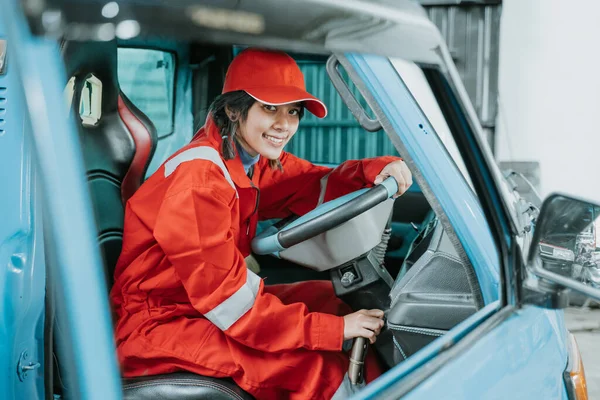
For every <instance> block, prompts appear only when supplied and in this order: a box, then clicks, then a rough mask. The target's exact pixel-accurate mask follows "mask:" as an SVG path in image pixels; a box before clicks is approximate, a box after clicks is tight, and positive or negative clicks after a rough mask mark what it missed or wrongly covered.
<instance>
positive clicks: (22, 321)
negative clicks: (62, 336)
mask: <svg viewBox="0 0 600 400" xmlns="http://www.w3.org/2000/svg"><path fill="white" fill-rule="evenodd" d="M7 38H8V28H7V26H6V25H5V24H4V23H3V21H2V20H1V19H0V170H1V171H2V180H1V182H2V187H1V188H0V193H1V194H0V264H1V265H2V268H0V288H1V289H0V292H1V293H2V295H1V296H0V371H1V372H0V391H1V392H2V396H3V398H8V399H11V398H27V399H36V398H41V397H42V396H43V394H44V368H43V366H42V365H43V364H44V323H45V320H44V300H45V291H44V288H45V283H46V282H45V281H46V271H45V263H44V236H43V232H42V223H41V220H42V213H41V202H40V198H39V195H40V193H39V192H38V188H39V185H40V180H39V170H38V165H37V164H36V162H35V158H34V152H33V145H32V141H31V124H30V123H29V121H28V120H27V112H26V109H25V106H26V104H25V98H24V96H23V92H22V91H21V90H20V87H19V86H20V82H19V78H18V75H17V74H18V64H17V63H16V62H15V61H16V60H15V59H14V58H11V57H10V54H11V51H15V49H14V48H13V47H10V48H9V49H7V45H8V44H9V43H8V42H7ZM9 41H10V39H9ZM7 55H8V56H7Z"/></svg>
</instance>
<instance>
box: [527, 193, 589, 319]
mask: <svg viewBox="0 0 600 400" xmlns="http://www.w3.org/2000/svg"><path fill="white" fill-rule="evenodd" d="M596 224H598V226H597V225H596ZM597 227H598V228H600V205H598V204H595V203H593V202H590V201H586V200H582V199H577V198H574V197H571V196H568V195H564V194H560V193H555V194H551V195H550V196H548V198H546V200H545V201H544V202H543V204H542V207H541V210H540V214H539V217H538V219H537V223H536V226H535V231H534V235H533V240H532V242H531V248H530V251H529V258H528V261H527V272H528V274H527V275H528V276H527V279H526V283H525V287H526V288H527V289H529V293H526V295H525V296H524V300H525V301H526V302H528V303H534V304H538V305H542V306H547V307H552V308H562V307H566V306H567V305H568V301H567V300H568V296H567V295H566V294H567V291H566V290H565V289H571V290H576V291H578V292H580V293H583V294H585V295H586V296H589V297H591V298H594V299H597V300H600V243H597V242H596V235H597V234H598V232H597V230H596V228H597ZM596 246H599V247H596ZM536 278H537V279H536ZM532 293H536V294H537V296H532ZM527 294H528V295H527ZM534 297H537V300H536V301H534ZM541 299H543V300H542V301H540V300H541Z"/></svg>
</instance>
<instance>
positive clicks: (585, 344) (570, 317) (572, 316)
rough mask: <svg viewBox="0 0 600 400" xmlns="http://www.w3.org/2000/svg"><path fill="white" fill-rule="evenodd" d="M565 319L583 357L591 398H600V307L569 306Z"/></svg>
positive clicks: (596, 399)
mask: <svg viewBox="0 0 600 400" xmlns="http://www.w3.org/2000/svg"><path fill="white" fill-rule="evenodd" d="M565 319H566V322H567V328H568V329H569V330H570V331H571V332H572V333H573V334H574V335H575V339H576V340H577V344H578V345H579V351H580V352H581V357H582V358H583V367H584V369H585V376H586V381H587V387H588V394H589V399H590V400H600V309H597V308H596V309H589V308H567V309H566V310H565Z"/></svg>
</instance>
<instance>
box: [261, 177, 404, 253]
mask: <svg viewBox="0 0 600 400" xmlns="http://www.w3.org/2000/svg"><path fill="white" fill-rule="evenodd" d="M397 192H398V182H396V179H394V178H393V177H389V178H387V179H385V180H384V181H383V182H381V183H380V184H378V185H375V186H374V187H372V188H368V189H360V190H357V191H355V192H352V193H349V194H347V195H345V196H342V197H339V198H337V199H334V200H331V201H328V202H327V203H323V204H321V205H320V206H317V207H316V208H315V209H313V210H312V211H310V212H308V213H306V214H304V215H303V216H301V217H299V218H297V219H295V220H294V221H293V222H291V223H289V224H287V225H285V226H284V227H280V228H278V227H276V226H270V227H269V228H267V229H265V230H264V231H263V232H261V233H260V235H258V236H256V237H255V238H254V239H253V240H252V251H253V252H254V253H256V254H272V253H279V252H280V251H283V250H285V249H287V248H289V247H292V246H294V245H296V244H298V243H300V242H303V241H305V240H307V239H310V238H313V237H315V236H317V235H320V234H322V233H324V232H326V231H328V230H330V229H333V228H335V227H338V226H340V225H342V224H343V223H344V222H347V221H349V220H351V219H352V218H354V217H356V216H358V215H360V214H362V213H364V212H365V211H367V210H369V209H371V208H373V207H375V206H376V205H378V204H380V203H383V202H384V201H386V200H387V199H389V198H391V197H392V196H394V195H395V194H396V193H397Z"/></svg>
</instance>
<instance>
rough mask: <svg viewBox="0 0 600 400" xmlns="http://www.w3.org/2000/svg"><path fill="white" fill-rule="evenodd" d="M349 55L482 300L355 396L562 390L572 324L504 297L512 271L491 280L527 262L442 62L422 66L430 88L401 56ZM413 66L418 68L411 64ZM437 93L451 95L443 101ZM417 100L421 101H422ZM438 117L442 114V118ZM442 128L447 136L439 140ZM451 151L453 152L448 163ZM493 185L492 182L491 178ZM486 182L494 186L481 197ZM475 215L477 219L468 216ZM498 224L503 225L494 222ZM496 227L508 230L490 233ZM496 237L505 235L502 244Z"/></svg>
mask: <svg viewBox="0 0 600 400" xmlns="http://www.w3.org/2000/svg"><path fill="white" fill-rule="evenodd" d="M344 59H345V61H344V62H343V64H344V66H345V67H346V68H347V69H351V70H352V71H353V72H352V73H351V76H352V77H353V78H354V80H355V83H356V84H357V86H358V87H359V88H361V89H362V91H363V94H365V97H366V98H367V100H368V101H369V100H370V105H371V107H372V108H373V110H374V111H375V113H376V115H377V117H378V118H379V120H380V121H381V123H382V125H383V126H384V128H386V131H388V134H390V132H391V133H392V136H393V134H396V135H397V136H398V137H397V138H396V140H395V141H394V138H393V137H392V140H393V141H394V142H395V143H397V146H396V147H397V148H398V149H399V151H400V153H401V154H403V155H405V157H406V158H407V162H408V163H409V165H414V166H415V167H416V168H415V170H418V171H419V173H420V174H422V177H421V178H422V179H423V182H421V181H419V177H418V176H417V177H416V178H417V181H418V182H419V185H420V186H422V187H425V189H424V191H425V193H427V192H428V190H430V191H431V192H432V194H433V195H435V197H436V198H437V199H438V201H439V203H440V206H441V208H442V209H443V211H444V212H445V214H446V215H447V216H448V219H449V220H450V222H451V224H452V226H453V228H454V230H455V232H456V235H457V237H458V239H459V240H460V242H461V244H462V245H463V247H464V249H465V251H466V252H467V254H468V256H469V258H470V260H471V261H472V263H473V266H474V269H475V271H476V273H477V276H478V279H479V282H480V284H481V287H482V293H483V297H484V300H485V304H486V306H485V307H484V308H483V309H481V310H480V311H479V312H477V313H476V314H475V315H473V316H472V317H471V318H469V319H467V320H465V321H463V322H462V323H460V324H459V325H457V326H456V327H454V328H453V329H452V330H450V332H449V333H448V334H446V335H445V336H443V337H441V338H439V339H437V340H436V341H434V342H432V343H431V344H430V345H428V346H427V347H425V348H423V349H422V350H421V351H420V352H419V353H417V354H415V355H414V356H413V357H411V358H409V359H408V360H406V361H405V362H403V363H400V364H398V365H397V366H396V367H395V368H393V369H391V370H390V371H388V372H387V373H386V374H384V375H383V376H382V377H381V378H380V379H379V380H377V381H376V382H374V383H373V384H372V385H370V386H369V387H367V388H366V389H365V390H364V391H363V392H361V393H359V394H358V395H357V396H356V397H355V398H357V399H362V398H365V399H366V398H406V399H429V398H451V399H473V398H508V397H511V398H515V397H516V398H523V399H526V398H553V399H554V398H564V399H566V398H567V392H566V389H565V382H564V381H563V373H564V371H565V367H566V365H567V351H568V348H567V343H568V340H567V339H568V337H567V334H568V333H567V331H566V329H565V326H564V319H563V316H562V312H561V311H554V310H547V309H543V308H539V307H536V306H525V307H523V308H518V307H517V305H516V304H510V302H509V301H508V298H509V292H508V291H507V290H506V289H507V286H512V288H511V290H512V291H516V290H517V289H518V288H517V287H516V285H518V283H519V282H518V281H517V280H512V281H509V282H508V284H507V283H504V285H505V286H502V285H501V284H500V282H501V281H500V279H498V280H496V281H494V278H499V277H500V274H502V276H503V277H505V276H507V275H506V270H507V269H513V268H515V265H506V264H507V263H511V264H516V263H520V264H522V263H523V259H522V257H521V256H520V254H521V253H520V250H519V249H517V247H515V246H514V244H515V242H516V241H515V237H516V235H517V234H518V232H515V231H513V230H512V228H513V226H515V225H516V224H515V223H514V221H509V217H508V214H509V213H507V212H506V210H505V209H502V208H501V204H502V203H503V202H504V200H502V199H500V198H496V202H495V208H492V210H493V211H494V212H496V213H497V215H496V219H495V220H490V218H489V214H490V213H489V210H488V212H487V215H486V216H485V217H484V215H485V214H486V213H485V212H484V209H483V205H484V204H485V203H484V202H487V201H488V199H489V197H491V195H494V194H495V195H499V193H500V192H499V190H498V189H494V191H495V192H492V193H490V189H489V188H486V187H481V182H482V179H481V176H477V175H475V174H474V171H487V173H488V174H489V173H490V172H489V170H490V169H491V168H495V165H490V164H488V163H486V162H484V158H483V157H481V156H480V157H479V163H478V164H475V165H473V164H472V161H471V160H469V159H465V157H462V156H461V154H464V153H463V151H464V149H465V147H466V146H464V143H466V142H467V141H468V139H469V135H471V136H472V135H473V134H474V133H473V131H472V127H470V126H469V125H470V124H472V122H469V121H468V119H467V117H466V116H465V114H464V113H463V112H462V111H461V109H462V106H461V105H460V102H459V99H458V98H457V97H456V96H455V95H454V92H453V91H452V90H451V89H450V88H451V86H450V85H449V84H448V81H447V79H446V77H445V76H444V74H442V73H441V72H440V71H439V70H437V69H434V68H428V67H425V68H420V70H421V74H422V75H423V78H425V79H423V80H422V82H423V81H424V82H428V83H429V87H423V85H421V86H418V82H417V83H415V82H412V83H411V82H405V81H403V79H402V78H403V76H404V77H407V78H408V75H409V72H410V69H411V68H410V66H409V67H408V68H407V67H406V66H401V65H400V66H399V64H402V63H401V62H398V61H395V60H387V59H384V58H381V57H374V56H360V55H355V54H352V55H346V57H345V58H344ZM414 68H418V67H416V66H415V65H414V64H413V66H412V69H413V70H414ZM413 72H414V71H413ZM436 83H439V84H436ZM411 86H412V87H411ZM411 89H412V90H413V92H412V93H411ZM417 89H418V90H419V91H420V92H417ZM436 91H444V92H443V93H440V92H437V93H436ZM428 96H429V97H430V98H434V99H436V101H437V103H438V106H437V107H438V110H439V111H441V113H440V114H439V115H434V114H431V112H430V113H429V114H427V113H426V112H424V110H431V107H427V106H426V105H425V104H424V103H426V102H427V97H428ZM441 99H445V100H446V101H447V103H445V104H440V100H441ZM415 100H420V104H419V102H417V101H415ZM439 117H442V118H443V120H444V121H436V119H437V118H439ZM440 122H443V123H440ZM446 125H447V127H449V130H448V132H439V133H441V135H438V132H437V129H438V128H440V127H444V126H446ZM442 130H443V129H442ZM446 133H447V134H450V135H451V136H450V137H446V138H445V139H441V138H443V136H444V134H446ZM440 142H442V143H443V142H446V143H450V144H452V143H453V142H456V143H457V144H458V145H457V146H456V147H454V145H446V146H445V147H446V150H447V153H446V154H444V152H442V151H439V147H440ZM461 145H462V146H463V148H462V149H461V147H460V146H461ZM460 150H462V151H460ZM476 150H477V151H479V152H480V153H481V149H478V148H477V147H476ZM450 160H454V162H453V163H452V165H450V164H449V161H450ZM480 173H482V174H483V172H480ZM494 173H496V172H494ZM458 175H462V176H463V178H464V180H463V182H462V184H457V183H456V182H457V181H455V179H456V176H458ZM488 184H489V185H492V184H494V185H495V183H494V182H492V181H491V180H488ZM470 188H473V189H474V190H476V193H477V195H475V192H474V191H471V190H469V189H470ZM483 190H487V191H488V192H487V193H486V194H485V196H484V195H482V191H483ZM499 215H501V216H502V218H503V220H502V219H500V218H499ZM473 216H477V217H481V218H475V219H472V217H473ZM477 223H479V226H477ZM498 223H501V224H502V226H500V227H498V226H496V224H498ZM494 230H495V231H501V232H504V233H505V234H503V235H496V237H494V234H493V232H494ZM499 239H501V240H503V241H504V242H503V243H500V244H499ZM521 241H522V240H521ZM507 256H508V257H507ZM495 274H497V275H495Z"/></svg>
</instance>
